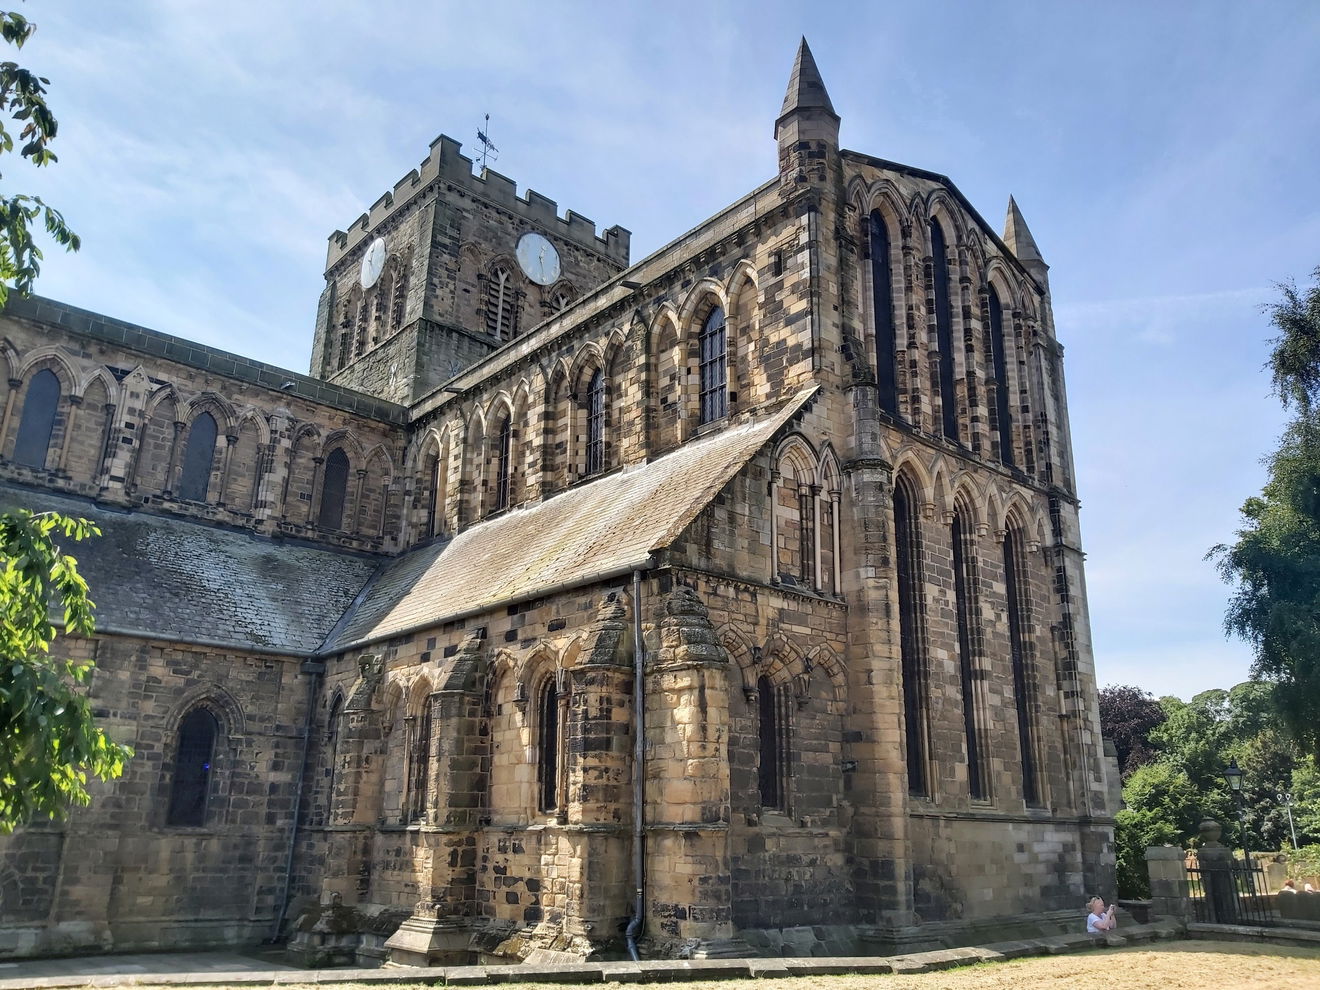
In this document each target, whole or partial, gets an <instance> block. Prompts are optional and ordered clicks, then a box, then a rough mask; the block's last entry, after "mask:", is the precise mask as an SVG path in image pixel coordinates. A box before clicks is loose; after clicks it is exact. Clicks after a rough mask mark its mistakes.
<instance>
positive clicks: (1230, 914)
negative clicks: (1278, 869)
mask: <svg viewBox="0 0 1320 990" xmlns="http://www.w3.org/2000/svg"><path fill="white" fill-rule="evenodd" d="M1187 885H1188V891H1187V892H1188V895H1189V896H1190V898H1191V901H1192V910H1193V912H1194V913H1195V915H1196V920H1197V921H1203V922H1210V923H1214V924H1220V925H1272V924H1274V903H1273V901H1272V900H1271V899H1270V896H1269V893H1268V892H1267V891H1266V889H1265V871H1264V870H1263V869H1261V867H1260V866H1258V865H1257V864H1255V863H1244V862H1239V861H1237V860H1234V861H1233V862H1232V863H1231V864H1228V863H1226V864H1223V865H1220V864H1215V865H1214V866H1212V867H1210V868H1206V866H1205V865H1202V866H1200V867H1198V868H1196V869H1189V870H1188V871H1187Z"/></svg>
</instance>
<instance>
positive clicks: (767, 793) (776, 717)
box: [756, 676, 788, 812]
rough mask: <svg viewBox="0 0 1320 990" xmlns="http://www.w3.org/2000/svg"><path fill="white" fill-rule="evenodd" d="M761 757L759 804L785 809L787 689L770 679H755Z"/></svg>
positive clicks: (779, 809)
mask: <svg viewBox="0 0 1320 990" xmlns="http://www.w3.org/2000/svg"><path fill="white" fill-rule="evenodd" d="M756 697H757V714H758V716H759V717H758V729H759V733H760V744H761V745H760V752H761V760H760V765H759V767H758V774H757V780H758V784H759V786H760V791H761V807H762V808H769V809H770V810H772V811H785V812H786V811H787V810H788V691H786V690H784V689H783V688H776V687H775V686H774V685H773V684H771V683H770V678H768V677H765V676H761V677H759V678H758V679H757V681H756Z"/></svg>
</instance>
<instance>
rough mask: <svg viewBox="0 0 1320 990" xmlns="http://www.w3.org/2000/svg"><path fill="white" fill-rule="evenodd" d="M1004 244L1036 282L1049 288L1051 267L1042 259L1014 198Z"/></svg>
mask: <svg viewBox="0 0 1320 990" xmlns="http://www.w3.org/2000/svg"><path fill="white" fill-rule="evenodd" d="M1004 243H1005V244H1007V245H1008V249H1009V250H1010V251H1012V252H1013V256H1014V257H1015V258H1017V260H1018V261H1020V262H1022V266H1023V267H1024V268H1026V270H1027V271H1029V272H1030V273H1031V274H1032V276H1033V277H1034V278H1035V279H1036V281H1038V282H1040V283H1041V285H1043V286H1045V287H1046V288H1048V287H1049V270H1050V266H1049V265H1047V264H1045V259H1044V258H1042V257H1041V255H1040V248H1038V247H1037V246H1036V239H1035V238H1034V237H1032V236H1031V229H1030V228H1029V227H1028V226H1027V221H1026V220H1024V219H1023V218H1022V211H1021V210H1020V209H1018V205H1017V202H1016V201H1015V200H1014V199H1013V197H1012V196H1009V197H1008V216H1007V217H1006V218H1005V219H1004Z"/></svg>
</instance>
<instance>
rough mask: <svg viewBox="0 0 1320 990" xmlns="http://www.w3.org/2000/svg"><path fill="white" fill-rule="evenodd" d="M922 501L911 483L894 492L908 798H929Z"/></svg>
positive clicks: (901, 484)
mask: <svg viewBox="0 0 1320 990" xmlns="http://www.w3.org/2000/svg"><path fill="white" fill-rule="evenodd" d="M918 526H919V523H918V520H917V516H916V499H915V497H914V495H913V493H912V492H911V491H910V489H909V487H908V483H907V480H906V479H900V480H899V483H898V484H896V485H895V486H894V557H895V563H896V569H897V572H898V620H899V647H900V651H901V654H902V663H901V667H902V674H903V725H904V729H905V730H906V731H905V735H906V737H907V738H906V747H907V775H908V793H910V794H914V795H920V796H925V795H926V794H928V793H929V784H928V782H927V775H926V764H927V757H926V721H927V707H928V705H927V689H926V661H925V616H924V615H923V605H922V594H921V580H922V577H921V535H920V531H919V529H918Z"/></svg>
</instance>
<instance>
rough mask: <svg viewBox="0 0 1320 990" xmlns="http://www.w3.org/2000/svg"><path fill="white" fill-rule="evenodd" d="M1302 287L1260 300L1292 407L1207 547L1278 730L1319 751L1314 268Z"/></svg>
mask: <svg viewBox="0 0 1320 990" xmlns="http://www.w3.org/2000/svg"><path fill="white" fill-rule="evenodd" d="M1313 275H1314V277H1315V280H1316V281H1315V284H1314V285H1312V286H1311V287H1310V288H1308V289H1306V290H1305V291H1299V290H1298V288H1297V287H1296V286H1295V285H1293V284H1291V283H1289V284H1285V285H1281V286H1280V287H1279V288H1280V292H1281V294H1282V298H1281V300H1280V301H1278V302H1276V303H1274V304H1272V305H1271V306H1269V307H1268V309H1267V311H1268V313H1269V316H1270V322H1271V323H1273V324H1274V326H1275V328H1276V329H1277V330H1278V331H1279V336H1278V337H1276V338H1275V339H1274V340H1273V341H1272V343H1273V345H1274V350H1273V352H1272V353H1271V356H1270V369H1271V373H1272V381H1273V389H1274V393H1275V394H1276V395H1277V396H1278V397H1279V399H1280V401H1281V402H1282V403H1283V405H1284V408H1286V409H1289V410H1291V411H1292V413H1293V418H1292V420H1291V421H1290V422H1289V423H1288V426H1287V428H1286V429H1285V431H1284V434H1283V436H1282V438H1281V439H1280V441H1279V447H1278V449H1277V450H1276V451H1275V452H1274V453H1273V454H1272V455H1270V457H1269V458H1268V465H1269V478H1268V480H1267V482H1266V484H1265V487H1264V489H1263V490H1262V492H1261V494H1260V495H1257V496H1253V497H1251V498H1249V499H1247V501H1246V502H1245V503H1244V504H1243V506H1242V521H1243V525H1242V528H1241V529H1239V530H1238V532H1237V541H1236V542H1235V543H1233V544H1231V545H1230V544H1221V545H1219V546H1216V547H1214V548H1213V549H1211V551H1210V554H1209V556H1210V557H1212V558H1213V559H1214V560H1215V561H1216V563H1217V566H1218V568H1219V572H1220V574H1221V575H1222V576H1223V578H1224V580H1225V581H1227V582H1229V583H1230V584H1232V585H1234V589H1235V590H1234V592H1233V595H1232V597H1231V599H1230V600H1229V604H1228V610H1227V613H1226V615H1225V619H1224V625H1225V628H1226V629H1227V631H1228V632H1229V634H1230V635H1236V636H1240V637H1241V638H1243V639H1245V640H1246V641H1247V642H1248V643H1250V644H1251V646H1252V650H1253V652H1254V655H1255V656H1254V660H1253V664H1252V676H1253V677H1255V678H1257V679H1260V680H1264V681H1269V682H1272V683H1274V684H1276V685H1278V686H1279V688H1280V690H1278V691H1275V692H1274V694H1273V703H1274V705H1275V706H1277V708H1278V711H1279V712H1280V714H1281V715H1282V716H1283V719H1284V724H1285V726H1286V728H1287V731H1288V732H1289V733H1290V734H1291V735H1292V737H1293V738H1294V739H1295V740H1296V741H1297V742H1298V743H1299V744H1300V745H1301V746H1302V747H1303V748H1304V749H1305V750H1306V752H1307V753H1309V754H1310V755H1311V756H1316V755H1320V718H1317V713H1320V268H1317V269H1316V270H1315V272H1314V273H1313Z"/></svg>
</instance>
